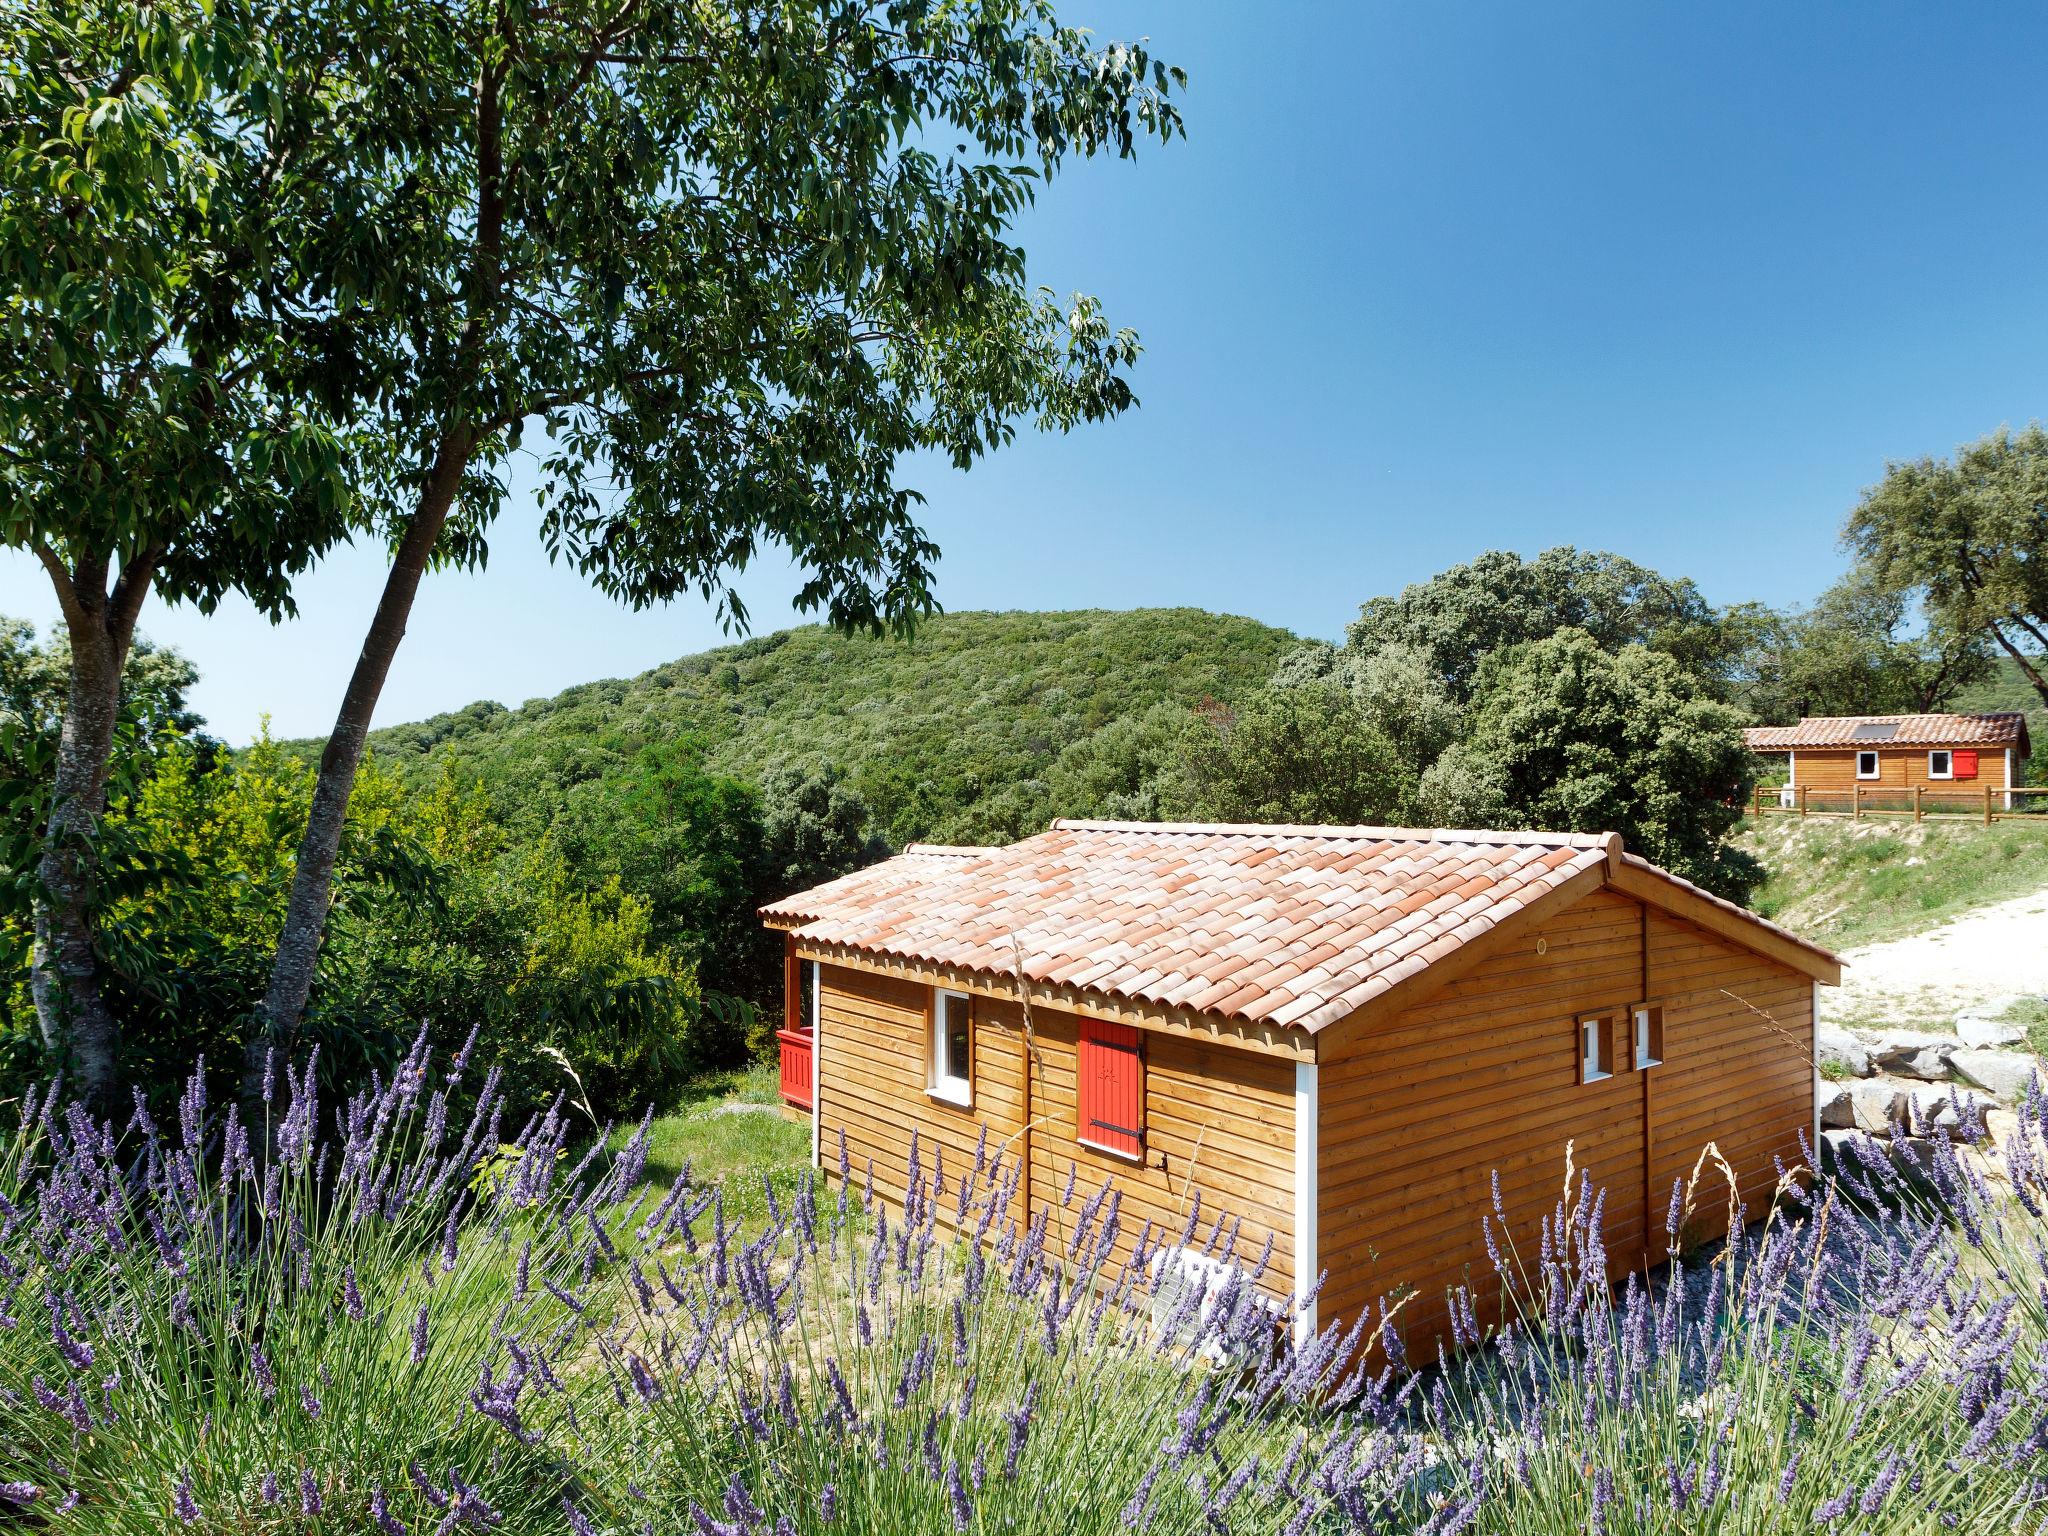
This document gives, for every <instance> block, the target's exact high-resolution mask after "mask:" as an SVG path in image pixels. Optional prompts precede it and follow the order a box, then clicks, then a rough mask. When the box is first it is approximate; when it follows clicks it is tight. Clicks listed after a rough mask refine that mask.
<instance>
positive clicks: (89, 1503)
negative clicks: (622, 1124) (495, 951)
mask: <svg viewBox="0 0 2048 1536" xmlns="http://www.w3.org/2000/svg"><path fill="white" fill-rule="evenodd" d="M423 1040H424V1035H423V1036H422V1041H423ZM467 1054H468V1052H467V1050H465V1051H464V1052H463V1053H462V1056H461V1057H458V1058H457V1059H456V1060H455V1061H454V1062H453V1063H452V1064H451V1065H450V1067H449V1069H448V1070H447V1071H446V1073H445V1074H440V1075H439V1077H438V1080H437V1076H436V1074H434V1073H433V1072H432V1071H431V1068H430V1063H429V1061H428V1059H427V1054H426V1051H425V1048H424V1045H423V1043H422V1044H418V1045H416V1046H415V1047H414V1049H413V1051H412V1053H411V1054H410V1055H409V1056H408V1058H407V1059H406V1061H405V1062H404V1063H403V1064H402V1065H401V1067H400V1068H399V1069H398V1071H397V1073H396V1075H395V1076H394V1078H393V1079H392V1081H390V1082H389V1083H381V1082H380V1083H373V1084H372V1085H371V1087H370V1088H369V1089H368V1090H366V1091H364V1092H362V1093H360V1094H358V1095H356V1096H355V1097H353V1098H351V1099H350V1100H349V1101H348V1102H347V1103H346V1104H344V1105H341V1106H340V1107H339V1108H338V1110H337V1112H336V1114H335V1117H334V1129H333V1132H332V1134H331V1135H328V1136H326V1137H325V1138H323V1137H321V1136H320V1135H319V1134H317V1132H318V1120H319V1105H318V1102H317V1098H316V1090H315V1087H314V1083H315V1071H314V1066H313V1064H312V1063H310V1062H309V1063H308V1064H307V1065H306V1067H305V1068H304V1070H303V1071H300V1072H296V1073H294V1072H289V1071H288V1072H287V1073H286V1074H285V1080H284V1081H283V1082H282V1083H280V1084H277V1085H276V1086H277V1088H278V1089H279V1090H280V1091H279V1092H278V1093H277V1094H276V1096H275V1100H274V1103H275V1108H276V1110H277V1115H276V1118H275V1121H274V1123H272V1124H270V1125H267V1126H264V1127H257V1128H254V1132H253V1134H252V1129H251V1128H249V1127H245V1126H243V1125H242V1124H241V1123H240V1121H239V1119H238V1115H237V1111H236V1109H235V1108H233V1107H232V1106H231V1107H230V1108H229V1109H228V1110H227V1112H226V1114H225V1116H224V1117H221V1116H211V1115H209V1113H208V1106H207V1105H206V1103H205V1100H204V1087H203V1084H204V1077H203V1073H195V1074H194V1076H193V1078H192V1080H191V1083H190V1084H189V1085H188V1087H187V1090H186V1093H185V1096H184V1098H183V1100H182V1102H181V1103H180V1106H179V1113H178V1123H177V1125H176V1126H175V1127H170V1128H160V1127H159V1126H157V1125H156V1124H155V1123H154V1122H153V1121H152V1120H151V1118H150V1116H149V1113H148V1112H147V1110H146V1109H145V1108H144V1107H143V1105H142V1102H141V1099H140V1097H139V1096H138V1098H137V1100H136V1108H135V1111H134V1115H133V1117H132V1119H131V1120H130V1121H129V1122H128V1125H127V1127H126V1129H125V1133H124V1134H123V1135H122V1136H121V1137H120V1138H119V1139H117V1138H116V1136H115V1134H114V1132H113V1128H112V1127H110V1126H107V1125H102V1124H95V1123H94V1122H93V1121H92V1120H90V1119H89V1118H88V1117H87V1116H86V1115H85V1114H84V1113H83V1112H82V1111H80V1110H79V1109H78V1108H76V1107H73V1108H71V1109H69V1110H62V1111H60V1110H59V1109H58V1108H57V1107H56V1089H55V1087H54V1086H53V1087H52V1089H51V1090H50V1092H49V1094H48V1095H47V1096H46V1097H45V1098H44V1099H43V1100H42V1101H41V1102H40V1103H39V1104H36V1105H33V1106H31V1108H30V1110H29V1111H28V1112H27V1113H25V1114H24V1115H23V1117H22V1121H21V1124H20V1127H19V1129H18V1130H17V1132H16V1134H15V1137H14V1139H13V1142H12V1144H11V1145H10V1146H9V1147H8V1148H7V1150H6V1153H5V1161H4V1163H0V1297H4V1300H0V1314H4V1315H0V1329H4V1332H0V1365H4V1372H0V1481H4V1482H5V1484H6V1486H7V1489H8V1492H7V1494H6V1495H5V1497H6V1498H8V1499H10V1500H11V1501H13V1502H14V1503H16V1504H18V1505H19V1504H27V1505H30V1506H31V1507H33V1508H35V1509H37V1510H39V1511H41V1512H42V1513H43V1514H45V1515H46V1516H48V1517H49V1518H51V1519H52V1521H53V1523H56V1524H58V1525H59V1526H60V1528H70V1529H76V1530H80V1531H92V1532H96V1533H99V1532H104V1533H108V1536H117V1533H124V1532H131V1531H132V1532H136V1533H143V1532H149V1533H157V1532H161V1531H164V1530H167V1529H174V1528H177V1527H180V1526H189V1527H193V1528H195V1529H206V1530H222V1529H233V1530H265V1531H268V1530H286V1529H301V1528H303V1529H316V1528H327V1529H337V1530H338V1529H347V1530H357V1529H380V1530H382V1531H384V1532H387V1533H395V1532H398V1531H401V1530H411V1531H433V1530H452V1529H454V1528H457V1527H462V1526H468V1527H474V1528H484V1527H494V1526H496V1525H497V1524H499V1522H500V1521H504V1522H507V1523H509V1524H510V1525H511V1526H512V1527H513V1528H515V1529H519V1530H522V1531H524V1530H530V1529H545V1528H546V1527H547V1526H549V1525H559V1524H560V1523H561V1522H562V1520H563V1516H562V1514H561V1510H560V1504H561V1498H562V1493H563V1476H562V1472H561V1469H560V1467H559V1465H558V1464H557V1463H556V1462H555V1461H554V1460H553V1459H552V1458H550V1457H547V1456H543V1455H539V1454H536V1453H534V1452H533V1451H531V1450H530V1449H529V1448H528V1447H527V1446H526V1445H525V1444H524V1442H523V1441H522V1440H521V1438H520V1437H519V1436H517V1435H507V1434H506V1433H505V1432H504V1431H505V1428H506V1426H507V1423H508V1422H512V1421H513V1416H512V1415H511V1414H509V1413H508V1412H507V1411H506V1410H504V1409H503V1407H502V1406H501V1405H502V1400H503V1397H504V1383H503V1379H502V1374H503V1373H502V1366H499V1365H498V1364H497V1363H498V1362H503V1361H508V1360H510V1361H514V1362H516V1361H517V1359H518V1358H519V1356H520V1354H521V1352H522V1351H523V1350H525V1349H526V1348H527V1347H528V1346H527V1344H526V1343H525V1342H524V1341H526V1340H528V1339H532V1340H534V1341H535V1342H534V1343H533V1344H532V1345H531V1348H532V1349H533V1350H535V1351H539V1350H541V1349H542V1348H544V1345H543V1344H542V1343H541V1342H539V1341H540V1340H542V1339H544V1338H545V1336H546V1335H547V1334H548V1332H549V1330H551V1329H554V1328H556V1327H558V1326H559V1318H558V1316H557V1314H558V1313H559V1312H560V1311H561V1309H560V1308H559V1307H558V1306H557V1304H556V1303H554V1301H553V1300H552V1298H551V1297H550V1296H549V1293H548V1291H547V1290H546V1289H545V1287H547V1286H549V1285H558V1286H559V1285H565V1284H568V1283H573V1282H575V1281H577V1280H578V1279H579V1277H580V1276H581V1274H582V1272H583V1268H584V1265H585V1263H586V1261H587V1258H588V1248H589V1242H590V1239H589V1238H588V1236H587V1229H591V1228H594V1227H599V1226H601V1223H602V1221H603V1220H604V1219H605V1217H606V1214H607V1212H609V1211H610V1210H612V1208H613V1207H614V1206H615V1204H616V1200H617V1197H618V1196H619V1195H620V1194H621V1193H622V1192H624V1191H626V1190H629V1189H630V1188H631V1186H632V1184H633V1182H634V1180H635V1179H636V1178H637V1168H636V1167H635V1166H634V1153H633V1151H632V1149H631V1148H629V1149H628V1151H627V1153H626V1154H625V1155H624V1156H623V1157H622V1158H621V1159H620V1160H619V1161H617V1162H616V1163H614V1164H612V1165H611V1166H610V1167H609V1168H608V1169H607V1171H606V1176H605V1177H604V1178H601V1179H598V1180H596V1181H595V1182H593V1183H590V1184H589V1185H588V1186H587V1187H586V1186H584V1185H581V1184H579V1183H578V1182H577V1181H575V1180H573V1179H566V1180H565V1179H563V1178H561V1177H560V1176H559V1170H558V1169H557V1167H556V1164H557V1161H558V1160H559V1159H560V1158H561V1157H562V1155H563V1148H564V1141H565V1135H566V1127H565V1124H564V1122H563V1120H562V1117H561V1116H560V1115H559V1114H557V1113H549V1114H546V1115H542V1116H539V1117H536V1118H535V1119H534V1120H533V1121H532V1122H531V1123H530V1124H528V1125H527V1126H526V1127H525V1128H524V1129H523V1130H522V1131H521V1132H520V1134H519V1135H518V1136H516V1137H514V1138H512V1139H511V1140H510V1141H509V1142H506V1143H504V1144H503V1145H502V1146H501V1144H500V1135H501V1127H500V1124H499V1116H500V1104H499V1099H498V1095H497V1090H496V1077H495V1073H493V1074H492V1075H491V1077H490V1078H489V1079H487V1080H486V1082H485V1083H484V1084H483V1086H482V1089H481V1091H480V1093H478V1094H477V1096H476V1099H475V1104H474V1109H473V1111H472V1112H471V1113H470V1114H469V1115H468V1116H467V1119H466V1126H451V1125H450V1123H449V1114H448V1111H449V1103H450V1098H451V1096H452V1095H453V1094H455V1093H456V1092H457V1091H458V1090H459V1087H460V1084H461V1081H462V1078H463V1075H464V1071H465V1067H466V1061H465V1059H464V1058H466V1056H467ZM270 1102H273V1101H272V1098H271V1096H270V1095H269V1094H266V1103H270ZM494 1367H496V1374H494ZM512 1368H513V1369H514V1370H515V1371H516V1370H517V1369H518V1367H517V1365H516V1363H515V1364H514V1365H513V1367H512ZM536 1521H538V1522H540V1523H539V1525H536V1524H535V1522H536Z"/></svg>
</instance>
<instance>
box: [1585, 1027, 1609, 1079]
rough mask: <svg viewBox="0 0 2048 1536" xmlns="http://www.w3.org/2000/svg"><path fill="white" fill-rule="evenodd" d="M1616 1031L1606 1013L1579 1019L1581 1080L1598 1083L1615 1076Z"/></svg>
mask: <svg viewBox="0 0 2048 1536" xmlns="http://www.w3.org/2000/svg"><path fill="white" fill-rule="evenodd" d="M1613 1035H1614V1031H1613V1030H1612V1029H1611V1028H1609V1026H1608V1018H1607V1015H1606V1014H1604V1013H1591V1014H1588V1015H1586V1017H1584V1018H1582V1019H1580V1020H1579V1081H1580V1082H1582V1083H1597V1082H1599V1081H1600V1080H1601V1079H1602V1078H1608V1077H1612V1076H1614V1042H1613Z"/></svg>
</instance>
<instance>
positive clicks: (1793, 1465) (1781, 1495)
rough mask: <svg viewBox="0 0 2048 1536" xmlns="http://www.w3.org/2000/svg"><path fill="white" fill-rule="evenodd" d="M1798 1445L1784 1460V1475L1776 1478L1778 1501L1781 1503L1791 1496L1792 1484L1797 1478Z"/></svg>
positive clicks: (1799, 1451)
mask: <svg viewBox="0 0 2048 1536" xmlns="http://www.w3.org/2000/svg"><path fill="white" fill-rule="evenodd" d="M1802 1454H1803V1453H1802V1451H1801V1450H1800V1448H1799V1447H1797V1446H1795V1447H1793V1450H1792V1454H1791V1456H1790V1457H1789V1458H1788V1459H1787V1460H1786V1462H1785V1475H1784V1476H1783V1477H1781V1478H1779V1479H1778V1502H1779V1503H1780V1504H1783V1503H1784V1502H1785V1501H1786V1500H1787V1499H1789V1498H1791V1497H1792V1485H1793V1484H1794V1483H1796V1482H1797V1481H1798V1480H1799V1458H1800V1456H1801V1455H1802Z"/></svg>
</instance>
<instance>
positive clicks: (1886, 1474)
mask: <svg viewBox="0 0 2048 1536" xmlns="http://www.w3.org/2000/svg"><path fill="white" fill-rule="evenodd" d="M1904 1470H1905V1463H1904V1461H1903V1460H1902V1458H1901V1457H1900V1455H1899V1453H1898V1452H1897V1451H1896V1450H1894V1451H1892V1452H1891V1453H1890V1454H1889V1455H1887V1456H1886V1457H1885V1461H1884V1465H1883V1466H1882V1467H1880V1468H1879V1469H1878V1473H1877V1476H1876V1477H1874V1478H1872V1479H1871V1483H1870V1486H1869V1487H1868V1488H1866V1489H1864V1490H1863V1498H1862V1500H1861V1502H1860V1503H1859V1504H1858V1505H1857V1508H1858V1509H1859V1510H1860V1511H1861V1512H1862V1513H1864V1514H1866V1515H1874V1514H1876V1513H1877V1512H1878V1511H1879V1510H1880V1509H1882V1508H1884V1501H1885V1500H1886V1499H1888V1498H1890V1497H1891V1494H1892V1489H1894V1488H1896V1487H1897V1486H1898V1482H1899V1474H1900V1473H1901V1472H1902V1471H1904Z"/></svg>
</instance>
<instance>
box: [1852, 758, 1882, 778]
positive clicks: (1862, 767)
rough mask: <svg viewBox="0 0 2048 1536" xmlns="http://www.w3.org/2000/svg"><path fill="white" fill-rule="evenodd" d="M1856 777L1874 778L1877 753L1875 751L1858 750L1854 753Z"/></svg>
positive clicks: (1875, 775)
mask: <svg viewBox="0 0 2048 1536" xmlns="http://www.w3.org/2000/svg"><path fill="white" fill-rule="evenodd" d="M1856 777H1857V778H1859V779H1874V778H1876V777H1877V754H1876V753H1875V752H1858V753H1857V754H1856Z"/></svg>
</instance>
